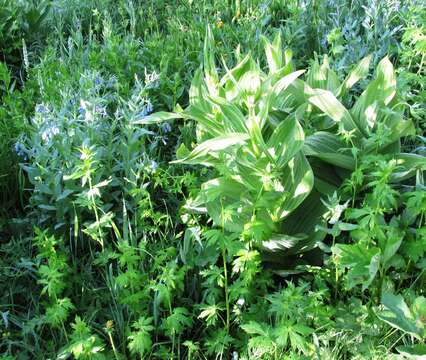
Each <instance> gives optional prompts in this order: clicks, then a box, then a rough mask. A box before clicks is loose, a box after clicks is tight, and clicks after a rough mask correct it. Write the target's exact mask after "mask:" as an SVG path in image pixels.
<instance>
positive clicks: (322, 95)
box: [307, 89, 365, 134]
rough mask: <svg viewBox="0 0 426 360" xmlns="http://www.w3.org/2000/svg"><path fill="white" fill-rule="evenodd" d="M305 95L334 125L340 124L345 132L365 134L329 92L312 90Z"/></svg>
mask: <svg viewBox="0 0 426 360" xmlns="http://www.w3.org/2000/svg"><path fill="white" fill-rule="evenodd" d="M307 95H308V96H309V97H308V101H309V102H310V103H311V104H313V105H315V106H316V107H318V108H319V109H320V110H321V111H322V112H323V113H324V114H326V115H327V116H329V117H330V118H331V119H333V120H334V121H335V122H336V123H340V122H341V123H342V124H343V127H344V128H345V130H346V131H351V130H356V131H357V132H358V134H364V133H365V132H364V131H363V130H361V129H360V128H359V127H358V126H357V124H356V123H355V122H354V120H353V118H352V116H351V114H350V113H349V111H348V110H347V109H346V108H345V107H344V106H343V105H342V104H341V103H340V101H339V100H337V99H336V97H335V96H334V95H333V93H332V92H331V91H328V90H322V89H312V90H311V92H310V93H309V94H307Z"/></svg>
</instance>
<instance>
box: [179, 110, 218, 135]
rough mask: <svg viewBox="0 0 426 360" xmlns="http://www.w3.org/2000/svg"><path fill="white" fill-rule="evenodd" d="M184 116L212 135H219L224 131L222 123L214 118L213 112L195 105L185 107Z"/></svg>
mask: <svg viewBox="0 0 426 360" xmlns="http://www.w3.org/2000/svg"><path fill="white" fill-rule="evenodd" d="M184 116H185V118H188V119H191V120H195V121H196V122H197V123H199V124H200V125H201V126H202V127H203V128H204V130H205V131H207V132H208V133H209V134H210V135H212V136H220V135H222V134H223V133H224V127H223V125H222V124H221V123H220V122H218V121H217V120H216V119H215V118H214V116H213V114H211V113H209V112H205V111H203V109H201V108H199V107H197V106H195V105H190V106H189V107H187V108H186V109H185V112H184Z"/></svg>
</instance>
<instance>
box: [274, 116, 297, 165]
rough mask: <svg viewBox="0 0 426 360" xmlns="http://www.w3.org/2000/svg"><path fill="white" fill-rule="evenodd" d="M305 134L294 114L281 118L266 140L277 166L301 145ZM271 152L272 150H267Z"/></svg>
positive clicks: (284, 161) (282, 163)
mask: <svg viewBox="0 0 426 360" xmlns="http://www.w3.org/2000/svg"><path fill="white" fill-rule="evenodd" d="M304 139H305V134H304V132H303V129H302V127H301V126H300V124H299V122H298V121H297V120H296V118H295V117H294V116H289V117H287V118H286V119H285V120H283V121H282V122H281V123H280V124H279V125H278V127H277V128H276V129H275V130H274V132H273V134H272V136H271V137H270V138H269V141H268V144H267V146H268V148H269V149H273V154H274V158H275V159H276V163H277V165H278V166H279V167H282V166H284V165H285V164H287V162H288V161H289V160H290V159H291V158H292V157H293V156H294V155H296V153H297V152H298V151H300V149H301V148H302V146H303V141H304ZM269 152H270V153H271V152H272V151H271V150H269Z"/></svg>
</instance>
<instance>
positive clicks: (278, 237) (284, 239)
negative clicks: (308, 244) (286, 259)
mask: <svg viewBox="0 0 426 360" xmlns="http://www.w3.org/2000/svg"><path fill="white" fill-rule="evenodd" d="M307 238H308V236H307V235H306V234H300V235H286V234H273V235H272V236H271V238H270V239H269V240H267V241H264V242H262V248H263V249H264V250H265V251H270V252H277V251H283V250H288V249H291V248H292V247H294V246H295V245H296V244H297V243H299V242H300V241H303V240H306V239H307Z"/></svg>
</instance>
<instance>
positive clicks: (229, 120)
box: [209, 97, 247, 133]
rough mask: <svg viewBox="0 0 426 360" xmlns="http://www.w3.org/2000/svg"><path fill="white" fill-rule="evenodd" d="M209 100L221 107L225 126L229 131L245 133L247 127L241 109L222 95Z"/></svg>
mask: <svg viewBox="0 0 426 360" xmlns="http://www.w3.org/2000/svg"><path fill="white" fill-rule="evenodd" d="M209 100H210V101H211V102H212V103H213V104H214V105H216V106H218V107H219V108H220V111H221V112H222V114H223V127H224V129H225V131H226V132H228V133H245V132H247V127H246V124H245V117H244V114H243V113H242V112H241V110H240V109H239V108H238V107H237V106H235V105H234V104H232V103H231V102H229V101H226V100H224V99H222V98H220V97H209Z"/></svg>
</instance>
